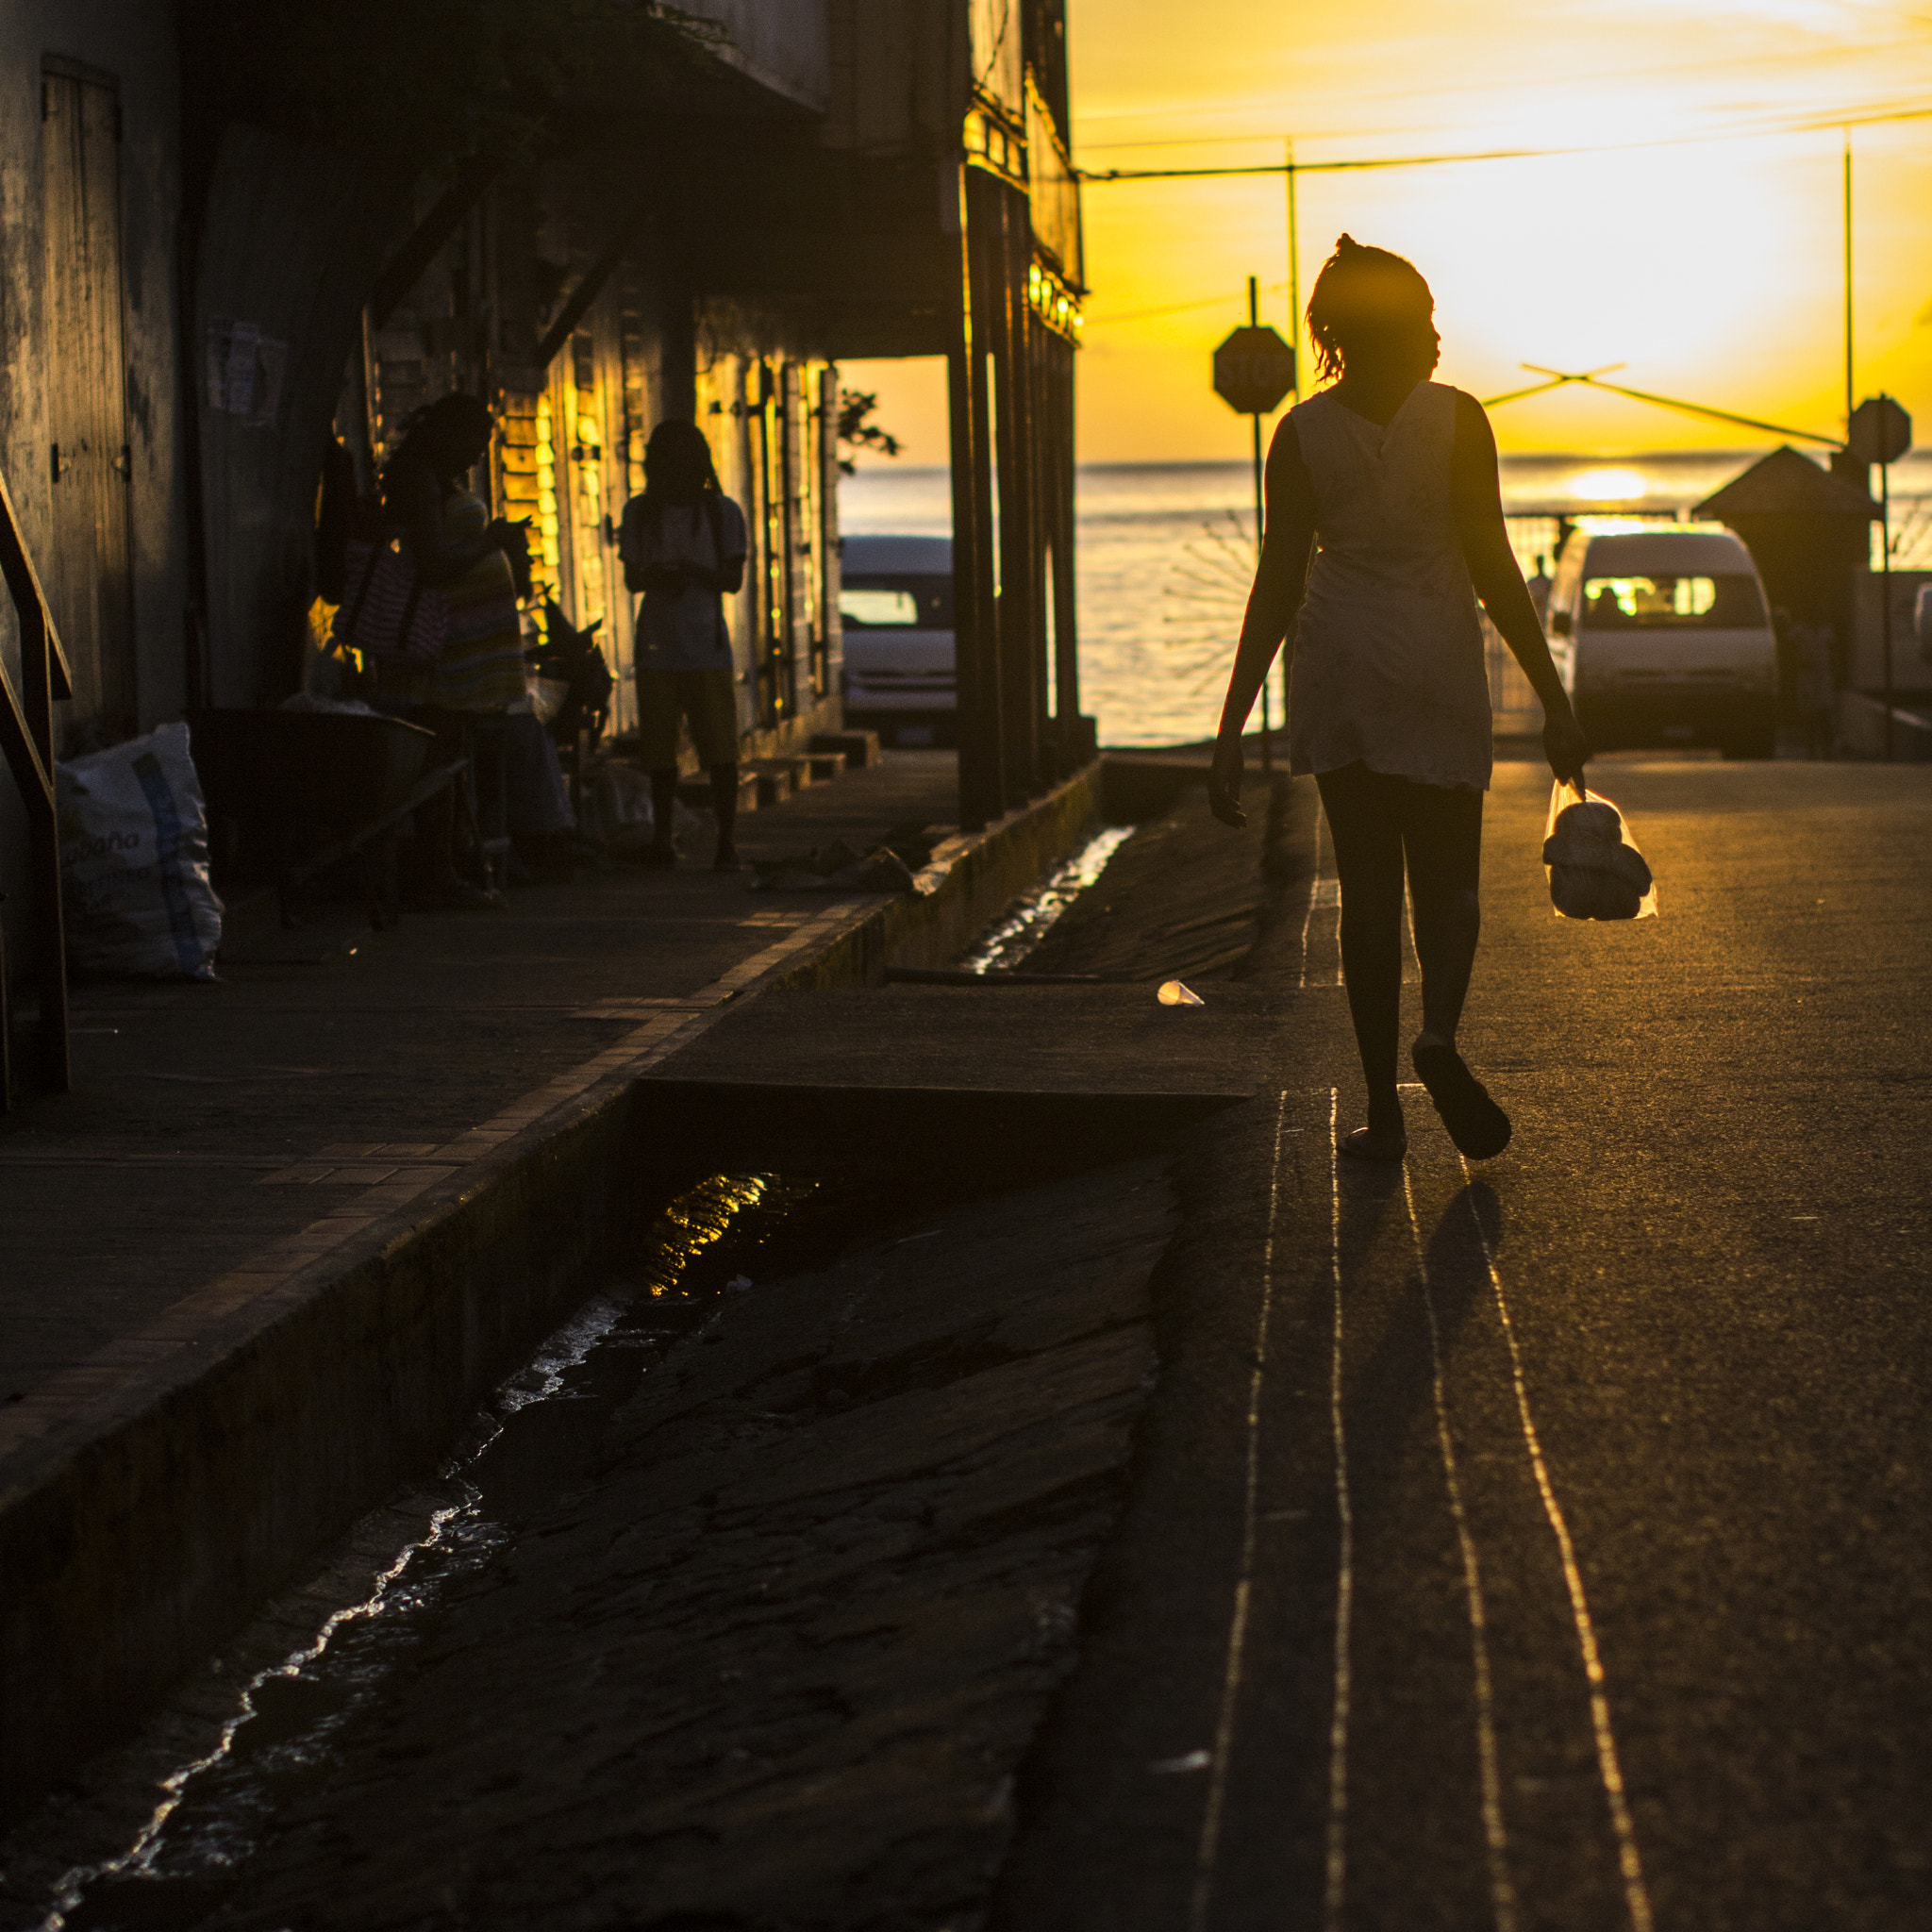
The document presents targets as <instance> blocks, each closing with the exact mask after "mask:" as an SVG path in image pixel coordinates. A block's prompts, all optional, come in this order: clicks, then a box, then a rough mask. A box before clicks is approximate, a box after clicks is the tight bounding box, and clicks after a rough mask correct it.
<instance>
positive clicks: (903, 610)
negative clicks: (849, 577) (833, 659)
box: [839, 584, 919, 630]
mask: <svg viewBox="0 0 1932 1932" xmlns="http://www.w3.org/2000/svg"><path fill="white" fill-rule="evenodd" d="M839 615H840V616H841V617H842V618H843V619H844V620H845V622H846V623H847V624H849V625H855V626H856V627H857V628H858V629H859V630H884V629H886V628H888V627H889V626H891V625H898V626H899V627H900V628H901V629H902V630H916V629H918V627H919V599H918V598H917V597H915V596H914V595H913V594H912V592H911V591H873V590H868V589H866V588H865V586H863V585H862V584H847V585H845V586H844V587H843V589H841V591H840V592H839Z"/></svg>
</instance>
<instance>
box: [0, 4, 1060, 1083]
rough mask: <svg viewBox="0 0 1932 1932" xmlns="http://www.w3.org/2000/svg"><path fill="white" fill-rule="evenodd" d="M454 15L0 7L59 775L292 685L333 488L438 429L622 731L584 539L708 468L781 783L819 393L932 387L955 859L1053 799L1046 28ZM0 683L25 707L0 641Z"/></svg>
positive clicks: (8, 464)
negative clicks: (670, 425) (857, 373)
mask: <svg viewBox="0 0 1932 1932" xmlns="http://www.w3.org/2000/svg"><path fill="white" fill-rule="evenodd" d="M446 11H447V10H446V9H444V10H443V12H444V13H446ZM436 20H437V21H441V22H442V26H441V27H437V26H436V25H435V23H434V22H431V23H427V24H425V23H424V22H422V21H419V20H417V19H416V17H415V16H413V15H411V14H409V13H408V11H407V10H405V11H403V12H396V11H393V10H389V11H384V10H383V9H381V8H376V7H375V5H374V0H314V4H313V5H311V6H310V7H308V8H303V9H300V10H297V9H292V8H270V9H263V8H258V7H252V6H248V5H246V4H244V0H172V4H162V0H58V4H56V0H0V340H4V342H5V348H6V358H5V371H4V378H0V463H4V465H5V475H6V480H7V482H8V487H9V489H10V491H11V495H12V500H13V503H14V505H15V507H16V509H17V512H18V529H19V533H20V536H21V539H22V541H23V543H24V545H25V553H26V554H27V555H28V556H30V557H31V558H32V559H33V561H34V563H35V564H36V566H37V567H38V569H39V572H40V575H41V578H42V582H43V584H44V587H45V591H46V605H47V608H48V609H49V611H50V613H51V616H52V619H53V622H54V625H56V627H57V628H58V634H59V637H60V639H61V641H62V642H63V643H64V645H65V649H66V656H67V659H68V660H69V663H70V665H71V671H72V680H71V681H72V692H71V695H64V696H62V695H59V694H58V691H57V696H58V703H57V704H56V705H55V706H54V713H55V719H54V724H53V726H52V729H51V731H50V733H49V734H48V736H49V746H48V748H49V750H50V751H52V752H53V753H55V754H57V755H58V754H65V755H70V756H71V755H73V754H74V753H75V752H76V751H79V750H83V749H87V748H91V747H93V746H96V745H99V744H104V743H108V742H112V741H117V740H119V739H123V738H125V737H127V736H129V735H132V734H133V733H135V732H137V731H141V730H145V729H148V728H151V727H152V726H153V725H155V724H158V723H160V722H163V721H165V720H168V719H171V718H175V717H178V716H180V715H181V713H182V712H183V710H184V709H187V708H194V707H196V706H205V705H215V706H220V707H228V708H250V707H260V706H273V705H275V704H278V703H280V702H281V701H283V700H284V699H286V698H287V697H288V696H290V695H291V693H293V692H295V691H298V690H301V689H303V688H305V687H312V686H314V685H316V684H317V683H318V682H319V681H321V680H325V679H326V677H327V676H328V675H330V673H329V670H328V666H327V662H326V659H325V656H324V654H323V653H321V652H319V651H318V649H317V645H316V638H317V625H318V623H319V621H320V620H321V619H323V618H325V615H326V612H325V609H320V608H318V578H317V544H316V529H317V515H318V505H319V491H320V485H321V480H322V477H323V475H324V473H325V468H327V467H328V466H329V464H330V462H331V460H332V453H333V452H334V450H335V448H336V446H337V445H338V444H340V445H341V447H342V448H344V449H346V450H347V452H348V454H349V457H350V459H351V461H352V462H353V464H354V466H355V471H356V475H357V483H358V489H359V490H360V491H362V492H364V493H368V492H371V491H374V490H375V479H376V475H377V472H378V470H379V466H380V463H381V461H382V459H383V457H384V455H385V453H386V452H387V451H388V450H389V449H390V448H391V447H392V446H393V444H394V441H395V440H396V438H397V437H398V435H399V434H400V433H401V430H402V428H403V425H405V424H406V423H407V421H408V417H409V415H410V414H411V412H412V411H413V410H414V409H416V408H419V407H421V406H422V405H423V404H425V403H426V402H429V401H432V400H434V399H435V397H437V396H439V395H441V394H444V393H447V392H449V391H452V390H458V389H460V390H467V391H472V392H475V393H477V394H479V395H482V396H484V397H486V398H487V399H488V400H489V401H490V403H491V406H492V408H494V410H495V412H496V416H497V422H498V433H497V437H496V441H495V444H494V447H493V448H492V451H491V458H490V463H489V474H488V477H487V483H486V486H485V487H486V489H487V493H488V494H489V496H490V497H491V508H492V509H493V510H494V511H495V512H496V513H497V514H500V515H504V516H508V517H512V518H516V517H526V518H528V519H529V520H530V525H531V534H532V540H533V541H532V548H533V551H534V553H535V556H536V558H537V562H538V570H537V575H538V578H539V583H540V588H541V593H542V595H543V596H546V597H552V598H554V599H555V600H556V602H557V604H558V606H559V607H560V608H561V610H562V611H563V613H564V615H565V616H566V617H567V618H568V619H569V621H570V622H571V623H572V624H574V625H576V626H577V627H578V628H589V627H590V626H591V625H595V626H597V632H598V636H599V638H600V639H601V640H602V641H603V642H604V644H605V646H606V650H607V655H608V658H609V659H610V662H611V666H612V669H613V670H614V671H615V672H616V673H617V674H618V696H617V698H616V702H615V714H614V719H613V723H614V725H615V727H616V729H617V731H618V732H619V733H620V734H621V733H622V732H623V731H625V729H626V728H627V727H628V726H629V724H631V723H632V722H633V720H634V715H635V710H634V705H635V700H634V695H633V692H632V690H631V685H630V679H629V671H630V657H631V619H632V599H631V598H630V597H629V596H628V595H627V594H626V592H625V589H624V586H623V581H622V572H621V567H620V565H619V561H618V558H617V547H616V537H617V530H618V525H619V520H620V518H621V515H622V511H623V507H624V504H625V501H626V500H627V499H628V498H629V497H630V496H631V495H632V494H634V493H635V492H636V491H638V490H639V489H640V488H641V484H642V454H643V446H644V442H645V440H646V439H647V437H648V435H649V433H650V430H651V428H652V426H653V425H655V424H657V423H658V422H661V421H663V420H665V419H667V418H670V417H683V418H689V419H691V420H694V421H696V422H697V423H698V424H699V425H701V426H702V427H703V429H704V430H705V433H706V435H707V436H708V439H709V441H710V443H711V447H712V451H713V454H714V458H715V459H716V462H717V466H718V470H719V475H720V477H721V480H722V482H723V484H724V489H725V491H727V492H728V493H729V494H730V495H732V496H733V497H734V498H735V499H736V500H737V501H738V502H739V504H740V505H741V508H743V509H744V511H745V515H746V520H747V523H748V525H749V527H750V530H751V541H752V555H751V557H750V558H749V567H748V569H747V572H746V577H745V585H744V589H743V590H742V591H741V593H739V595H738V596H737V598H736V599H735V600H734V604H733V608H731V609H730V610H729V611H728V613H727V614H728V617H729V620H730V625H731V631H732V636H733V640H734V644H735V648H736V651H737V659H738V680H739V686H738V688H739V724H740V729H741V741H742V745H743V749H744V753H745V755H746V756H749V757H756V756H760V755H770V754H773V753H778V752H782V751H784V750H786V749H788V748H791V747H792V746H794V745H796V744H798V743H800V742H802V741H804V740H805V739H807V738H808V737H809V735H811V734H812V733H814V732H816V731H819V730H823V729H826V728H831V727H835V726H837V725H838V724H840V722H841V698H840V686H841V631H840V622H839V539H838V508H837V487H836V484H837V458H838V441H837V427H838V410H839V389H838V376H837V362H838V358H840V357H841V356H846V357H851V356H860V355H863V356H878V355H927V354H941V353H942V354H946V355H947V356H949V358H951V362H952V368H953V391H954V405H953V415H952V430H953V458H954V466H955V479H956V487H955V491H954V502H955V534H956V553H957V557H958V569H957V575H958V676H959V702H960V713H961V717H960V774H961V778H960V820H961V823H962V824H967V825H975V824H984V823H986V822H987V821H988V820H989V819H991V818H993V817H997V816H998V815H999V814H1000V813H1001V812H1002V811H1005V810H1007V809H1009V808H1012V807H1013V806H1015V805H1018V804H1020V803H1022V802H1023V801H1024V799H1026V798H1027V797H1029V796H1033V795H1035V794H1037V793H1038V792H1039V791H1041V790H1043V789H1044V787H1046V786H1047V785H1049V784H1051V783H1052V782H1054V780H1055V779H1056V778H1057V777H1058V775H1060V774H1063V773H1064V772H1065V771H1066V770H1068V769H1070V768H1071V766H1072V765H1073V764H1074V763H1077V762H1078V761H1079V760H1080V759H1081V758H1083V757H1085V756H1087V755H1090V754H1091V734H1090V733H1088V732H1087V731H1086V727H1084V726H1083V724H1082V723H1081V721H1080V719H1079V716H1078V677H1077V662H1076V657H1075V641H1074V601H1073V546H1072V533H1073V489H1072V476H1073V468H1072V465H1073V415H1072V407H1073V352H1074V345H1075V342H1076V341H1077V331H1078V322H1079V316H1078V303H1079V297H1080V293H1081V290H1082V283H1083V270H1082V264H1081V258H1080V242H1079V201H1078V193H1077V188H1076V184H1075V177H1074V173H1073V170H1072V168H1071V165H1070V163H1069V160H1068V148H1069V127H1068V104H1067V81H1066V59H1065V24H1064V9H1063V5H1062V0H687V4H685V5H684V6H683V7H681V8H675V9H673V8H639V7H634V6H623V5H619V4H617V0H608V4H605V5H601V6H600V5H598V4H595V0H591V4H588V5H586V6H585V7H583V8H578V9H575V11H574V12H573V14H572V16H571V20H572V25H571V28H570V32H571V35H572V36H573V37H574V38H573V40H572V41H571V42H564V41H562V40H561V38H560V36H559V30H558V25H557V17H556V16H555V15H554V14H552V13H550V12H549V11H548V10H547V9H543V8H515V7H510V6H506V5H503V4H501V0H475V32H474V34H473V35H472V36H470V37H468V38H467V39H464V38H461V37H459V39H458V42H454V43H453V42H450V41H449V39H448V37H447V33H446V31H445V30H444V29H446V25H447V23H446V21H445V20H444V19H443V13H438V14H437V16H436ZM412 35H414V36H415V39H413V40H412V39H411V38H410V37H411V36H412ZM439 36H440V37H439ZM0 639H4V641H0V655H4V661H5V663H6V665H7V668H8V676H9V680H10V686H11V687H12V688H13V689H15V690H19V689H20V688H21V687H22V675H23V666H24V664H25V661H26V660H25V659H24V658H23V656H22V653H21V647H20V641H19V639H18V637H17V636H16V635H15V634H14V629H13V625H12V610H11V608H9V607H0ZM28 655H29V657H30V656H31V654H30V653H29V654H28ZM28 668H29V669H30V667H28ZM50 675H53V677H54V681H55V683H56V685H57V686H58V684H59V682H60V679H59V676H58V670H57V671H56V672H54V673H52V674H50ZM26 681H27V683H28V684H29V685H31V683H32V678H31V676H29V677H28V678H27V680H26ZM30 695H31V693H29V696H30ZM7 715H8V717H9V718H10V717H12V716H13V713H12V712H10V711H9V712H8V714H7ZM9 729H11V727H9ZM14 737H15V738H18V737H19V733H18V732H15V733H14ZM17 750H18V746H17V745H15V744H14V743H13V741H12V740H9V753H8V756H9V759H14V754H15V752H16V751H17ZM31 763H32V760H31V759H28V760H26V761H25V763H21V762H18V761H16V764H15V770H14V774H13V775H14V778H15V781H16V782H15V784H14V785H12V786H8V785H5V784H0V891H4V892H5V893H6V895H7V896H6V900H5V903H4V906H0V919H4V921H5V926H4V931H5V937H6V941H7V954H8V959H9V961H10V962H11V965H10V969H9V976H11V977H18V976H19V975H20V974H23V973H25V972H27V971H29V970H31V969H32V968H33V965H34V956H35V952H36V947H37V946H39V947H40V949H41V950H42V951H45V950H46V947H45V946H44V944H43V943H42V941H43V937H44V932H45V929H46V928H45V926H44V923H43V922H42V923H36V921H35V920H34V919H32V918H31V917H30V916H29V913H28V908H31V907H32V905H33V904H34V877H35V867H36V864H37V863H38V861H37V860H36V858H35V846H34V839H33V836H31V835H30V829H29V826H28V823H27V817H26V815H25V813H24V810H23V804H22V800H23V797H24V796H25V792H24V791H23V790H22V786H23V784H25V783H26V782H27V781H29V780H31V777H32V774H31V772H30V771H29V770H28V765H30V764H31ZM43 896H44V895H43ZM56 1084H58V1082H57V1083H56Z"/></svg>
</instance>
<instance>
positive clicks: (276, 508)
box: [195, 124, 410, 705]
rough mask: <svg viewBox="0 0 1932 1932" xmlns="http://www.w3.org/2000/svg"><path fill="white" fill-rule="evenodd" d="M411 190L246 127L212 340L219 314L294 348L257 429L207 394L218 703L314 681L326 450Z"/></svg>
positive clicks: (208, 315) (215, 223)
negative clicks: (311, 658) (311, 645)
mask: <svg viewBox="0 0 1932 1932" xmlns="http://www.w3.org/2000/svg"><path fill="white" fill-rule="evenodd" d="M409 187H410V184H409V183H408V182H407V181H405V180H402V179H399V178H397V177H396V176H395V175H391V174H388V173H385V172H383V171H381V170H379V169H377V168H375V167H374V166H372V165H371V164H370V163H369V162H367V161H365V160H364V159H363V158H361V157H360V156H358V154H356V153H355V152H353V151H352V150H350V149H347V148H339V147H329V146H325V145H323V144H321V143H319V142H297V141H294V140H292V139H291V138H289V137H287V136H285V135H282V134H278V133H275V132H272V131H271V130H269V129H267V128H262V127H251V126H246V125H234V124H231V125H228V126H227V127H226V128H225V130H224V131H223V133H222V135H221V138H220V145H219V147H218V149H217V152H216V155H215V158H214V165H213V170H212V174H211V177H210V180H209V184H208V201H207V206H206V212H205V215H204V217H203V221H202V225H201V233H200V250H199V275H198V276H197V278H196V293H195V317H196V336H197V341H198V343H199V344H203V345H205V344H206V342H207V341H208V329H209V325H210V324H211V323H212V322H214V321H215V320H216V319H218V318H222V319H226V320H228V321H240V322H246V323H253V324H254V325H256V326H257V327H258V329H259V331H260V333H261V335H262V337H263V338H264V339H266V340H268V341H274V342H279V343H282V344H285V345H286V361H285V363H284V366H283V371H282V376H281V386H280V394H279V396H278V397H277V398H276V401H275V408H274V409H273V411H272V413H271V416H270V420H268V421H266V422H256V421H251V420H250V419H248V418H246V417H244V416H242V415H240V414H235V413H230V412H229V411H227V410H224V409H215V408H210V407H209V406H208V399H207V397H206V396H203V397H201V398H200V403H199V408H198V409H197V411H196V414H197V419H198V421H197V431H198V434H199V436H200V439H201V460H202V488H203V491H204V500H205V504H206V516H207V528H208V656H209V672H210V683H209V693H210V697H211V700H212V702H214V703H215V704H218V705H255V704H275V703H277V702H279V701H280V700H281V699H282V698H283V697H286V696H287V695H288V694H289V692H291V691H293V690H295V689H296V688H297V686H298V684H299V682H300V676H301V641H302V638H303V634H304V614H305V612H306V611H307V609H308V603H309V599H310V596H311V594H312V588H311V570H312V561H313V543H314V534H313V533H314V515H315V491H316V485H317V481H318V479H319V477H320V475H321V465H322V449H323V442H324V439H325V436H326V434H327V431H328V426H329V423H330V420H331V418H332V417H333V416H334V413H335V408H336V402H337V398H338V396H339V395H340V393H341V388H342V375H343V371H344V369H345V368H346V366H347V363H348V358H349V355H350V351H351V350H352V349H353V348H354V347H355V345H356V344H357V342H358V340H359V338H360V332H361V311H362V304H363V302H364V301H365V299H366V298H367V295H368V291H369V289H370V286H371V284H372V283H373V282H374V281H375V276H376V275H377V274H378V273H379V272H380V270H381V268H382V266H383V264H384V262H385V261H386V260H387V258H388V256H389V253H390V250H391V247H393V245H394V244H395V243H396V242H397V241H398V240H399V239H400V235H401V233H402V230H403V225H404V222H405V219H406V216H407V213H408V192H409Z"/></svg>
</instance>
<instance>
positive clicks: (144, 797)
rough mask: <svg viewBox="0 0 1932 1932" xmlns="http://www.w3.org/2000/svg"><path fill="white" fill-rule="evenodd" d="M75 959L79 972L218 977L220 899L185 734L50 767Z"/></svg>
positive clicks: (167, 727)
mask: <svg viewBox="0 0 1932 1932" xmlns="http://www.w3.org/2000/svg"><path fill="white" fill-rule="evenodd" d="M54 775H55V780H56V783H57V785H58V796H59V810H60V891H61V896H62V898H63V900H64V901H65V910H66V918H67V951H68V956H69V958H71V959H72V960H73V963H74V965H75V969H76V970H77V971H79V972H83V973H101V974H125V975H127V976H130V977H134V978H139V979H174V978H176V977H186V978H189V979H212V978H213V977H214V976H215V974H214V957H215V949H216V948H217V947H218V946H219V945H220V944H221V942H222V902H221V901H220V900H219V899H218V898H216V897H215V892H214V888H213V887H212V886H211V885H210V884H209V883H208V814H207V810H206V808H204V806H203V804H202V797H201V781H200V779H199V778H198V777H197V776H196V774H195V770H194V761H193V760H192V758H190V757H189V755H188V727H187V725H185V724H163V725H161V726H160V727H159V728H158V729H157V730H155V731H151V732H150V733H149V734H148V735H147V736H146V737H145V738H136V739H133V740H131V741H129V742H127V743H126V744H117V745H115V746H114V747H113V748H112V749H111V750H109V751H101V752H94V753H92V754H91V755H90V756H88V757H86V758H75V759H73V760H72V761H71V762H69V763H66V764H59V765H56V766H55V768H54Z"/></svg>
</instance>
